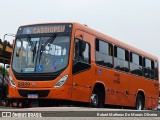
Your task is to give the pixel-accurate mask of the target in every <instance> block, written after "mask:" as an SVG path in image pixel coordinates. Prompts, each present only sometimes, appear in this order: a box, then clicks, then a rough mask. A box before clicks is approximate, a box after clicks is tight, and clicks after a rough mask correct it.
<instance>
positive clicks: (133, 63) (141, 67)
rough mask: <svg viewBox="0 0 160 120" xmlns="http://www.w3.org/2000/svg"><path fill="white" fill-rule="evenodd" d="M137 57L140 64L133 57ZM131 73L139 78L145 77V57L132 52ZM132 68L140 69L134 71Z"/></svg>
mask: <svg viewBox="0 0 160 120" xmlns="http://www.w3.org/2000/svg"><path fill="white" fill-rule="evenodd" d="M134 55H136V56H137V57H138V64H137V62H135V61H133V60H134V59H133V57H134ZM129 64H130V65H129V66H130V73H131V74H133V75H136V76H139V77H142V76H143V56H142V55H140V54H137V53H135V52H132V51H130V61H129ZM132 67H138V68H139V69H134V70H132Z"/></svg>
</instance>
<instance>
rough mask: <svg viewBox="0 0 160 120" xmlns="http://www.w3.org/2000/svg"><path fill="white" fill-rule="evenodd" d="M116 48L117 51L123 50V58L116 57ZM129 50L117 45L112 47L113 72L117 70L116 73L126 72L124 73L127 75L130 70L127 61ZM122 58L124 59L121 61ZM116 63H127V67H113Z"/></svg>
mask: <svg viewBox="0 0 160 120" xmlns="http://www.w3.org/2000/svg"><path fill="white" fill-rule="evenodd" d="M118 48H119V50H124V55H125V56H123V57H118ZM129 53H130V52H129V50H127V49H125V48H123V47H121V46H117V45H114V69H115V70H118V71H122V72H126V73H129V69H130V66H129V59H130V56H129ZM122 58H124V59H122ZM117 61H118V63H120V62H123V63H124V62H127V64H126V65H127V67H126V68H125V67H120V64H119V66H115V65H116V64H115V63H116V62H117Z"/></svg>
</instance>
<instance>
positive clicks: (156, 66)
mask: <svg viewBox="0 0 160 120" xmlns="http://www.w3.org/2000/svg"><path fill="white" fill-rule="evenodd" d="M154 71H155V77H154V79H155V80H157V81H158V63H157V62H155V67H154Z"/></svg>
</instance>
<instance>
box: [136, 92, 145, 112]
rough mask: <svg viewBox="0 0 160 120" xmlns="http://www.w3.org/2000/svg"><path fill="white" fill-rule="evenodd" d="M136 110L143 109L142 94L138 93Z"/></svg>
mask: <svg viewBox="0 0 160 120" xmlns="http://www.w3.org/2000/svg"><path fill="white" fill-rule="evenodd" d="M135 107H136V110H143V109H144V100H143V97H142V95H140V94H138V95H137V98H136V105H135Z"/></svg>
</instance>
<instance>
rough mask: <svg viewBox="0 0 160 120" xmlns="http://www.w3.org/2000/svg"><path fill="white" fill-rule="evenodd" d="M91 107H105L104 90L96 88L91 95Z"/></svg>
mask: <svg viewBox="0 0 160 120" xmlns="http://www.w3.org/2000/svg"><path fill="white" fill-rule="evenodd" d="M91 107H94V108H103V107H104V96H103V94H102V91H101V90H100V89H98V88H94V89H93V92H92V95H91Z"/></svg>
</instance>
